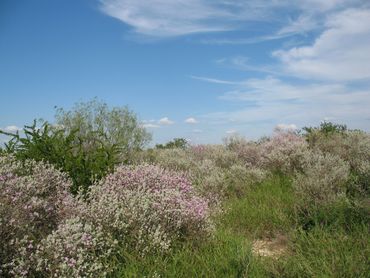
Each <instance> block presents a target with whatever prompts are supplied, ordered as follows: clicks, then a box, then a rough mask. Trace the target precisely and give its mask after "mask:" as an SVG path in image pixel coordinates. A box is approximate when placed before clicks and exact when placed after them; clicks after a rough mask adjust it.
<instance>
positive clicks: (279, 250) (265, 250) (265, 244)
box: [252, 235, 288, 258]
mask: <svg viewBox="0 0 370 278" xmlns="http://www.w3.org/2000/svg"><path fill="white" fill-rule="evenodd" d="M287 249H288V239H287V237H286V236H283V235H278V236H276V237H275V238H269V239H258V240H255V241H254V242H253V246H252V251H253V254H255V255H257V256H260V257H270V258H278V257H280V256H282V255H284V254H285V253H286V252H287Z"/></svg>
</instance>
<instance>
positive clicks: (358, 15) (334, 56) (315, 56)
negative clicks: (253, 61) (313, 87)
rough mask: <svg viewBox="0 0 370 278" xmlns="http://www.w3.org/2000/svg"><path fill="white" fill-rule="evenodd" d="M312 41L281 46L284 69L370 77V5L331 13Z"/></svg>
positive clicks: (309, 75) (315, 75) (320, 76)
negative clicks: (283, 48)
mask: <svg viewBox="0 0 370 278" xmlns="http://www.w3.org/2000/svg"><path fill="white" fill-rule="evenodd" d="M325 27H326V29H325V31H324V32H323V33H322V34H321V35H320V36H319V37H318V38H317V39H316V40H315V42H314V43H313V44H312V45H307V46H302V47H293V48H291V49H289V50H278V51H275V52H274V53H273V55H274V56H275V57H276V58H278V59H279V61H280V62H281V69H282V70H283V71H284V72H285V73H288V74H290V75H293V76H297V77H300V78H304V79H317V80H336V81H354V80H361V79H370V51H369V46H370V9H361V10H360V9H348V10H345V11H342V12H339V13H335V14H332V15H330V16H328V18H327V20H326V22H325Z"/></svg>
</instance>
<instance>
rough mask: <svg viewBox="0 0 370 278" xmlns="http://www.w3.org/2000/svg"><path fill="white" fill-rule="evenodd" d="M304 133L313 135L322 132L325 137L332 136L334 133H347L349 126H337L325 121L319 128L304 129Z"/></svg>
mask: <svg viewBox="0 0 370 278" xmlns="http://www.w3.org/2000/svg"><path fill="white" fill-rule="evenodd" d="M303 131H304V132H306V134H307V135H311V134H313V133H314V132H320V133H322V134H325V135H330V134H333V133H344V132H346V131H347V126H346V125H342V124H335V123H332V122H327V121H324V122H322V123H321V124H320V126H319V127H304V128H303Z"/></svg>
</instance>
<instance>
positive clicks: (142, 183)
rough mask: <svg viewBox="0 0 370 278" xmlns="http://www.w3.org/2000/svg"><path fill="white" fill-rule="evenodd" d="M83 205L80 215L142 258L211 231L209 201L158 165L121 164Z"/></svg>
mask: <svg viewBox="0 0 370 278" xmlns="http://www.w3.org/2000/svg"><path fill="white" fill-rule="evenodd" d="M87 202H88V204H89V205H88V206H87V207H86V208H85V211H84V212H83V214H84V216H83V217H85V218H86V219H89V221H91V222H92V223H94V224H95V225H99V226H101V227H103V229H104V231H106V232H109V233H110V234H111V235H113V237H114V238H115V239H117V240H118V241H119V243H120V244H121V246H124V247H125V248H128V249H132V248H133V249H135V250H137V251H139V252H140V253H142V254H146V253H148V252H165V251H167V250H168V249H170V248H171V246H172V243H173V242H174V241H175V240H181V239H184V238H187V237H193V236H197V238H199V237H202V235H206V234H208V233H209V231H210V228H211V223H210V218H209V213H210V212H209V209H208V203H207V201H206V200H205V199H204V198H201V197H199V196H197V194H196V193H195V191H194V188H193V187H192V184H191V182H190V181H189V179H188V178H187V176H186V175H184V174H182V173H178V172H174V171H171V170H165V169H163V168H161V167H159V166H153V165H141V166H121V167H119V168H117V169H116V171H115V172H114V173H113V174H111V175H108V176H107V177H106V178H105V179H104V180H102V181H101V182H100V183H98V184H95V185H93V186H92V187H91V192H90V194H89V197H88V200H87Z"/></svg>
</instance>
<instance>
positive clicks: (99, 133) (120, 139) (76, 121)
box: [55, 99, 151, 162]
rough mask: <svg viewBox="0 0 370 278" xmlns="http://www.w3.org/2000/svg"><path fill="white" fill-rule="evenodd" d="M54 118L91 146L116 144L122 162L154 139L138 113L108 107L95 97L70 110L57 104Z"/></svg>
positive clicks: (126, 109)
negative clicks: (143, 125) (141, 122)
mask: <svg viewBox="0 0 370 278" xmlns="http://www.w3.org/2000/svg"><path fill="white" fill-rule="evenodd" d="M55 118H56V123H57V124H58V125H60V126H63V127H64V129H65V130H66V132H67V133H70V132H73V131H74V130H77V131H78V134H79V135H80V136H81V137H82V138H84V139H85V140H84V146H85V147H86V148H87V149H89V150H90V149H91V148H97V147H100V144H98V145H97V142H100V143H102V144H103V145H105V146H116V147H117V148H118V149H119V152H120V154H121V161H122V162H124V161H125V162H128V161H130V160H131V156H132V155H133V154H134V153H135V152H136V151H138V150H141V149H142V148H143V147H144V146H145V145H146V143H148V142H149V141H150V139H151V135H150V134H149V133H148V132H147V131H146V130H145V128H144V127H142V125H141V124H140V122H139V120H138V118H137V116H136V114H135V113H134V112H132V111H131V110H129V109H128V107H113V108H109V107H108V105H107V104H106V103H103V102H100V101H98V100H96V99H94V100H92V101H89V102H81V103H77V104H75V106H74V107H73V108H72V109H71V110H70V111H65V110H64V109H63V108H58V109H57V111H56V116H55Z"/></svg>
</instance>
